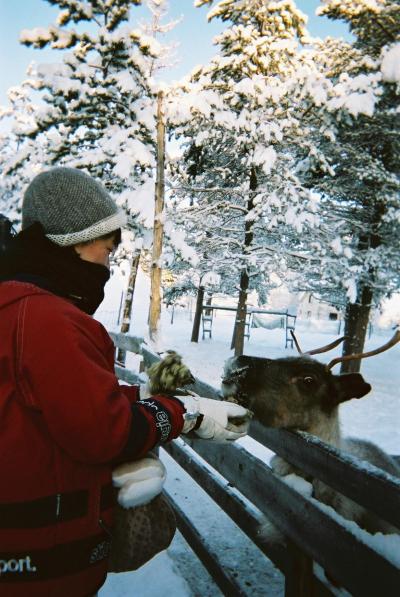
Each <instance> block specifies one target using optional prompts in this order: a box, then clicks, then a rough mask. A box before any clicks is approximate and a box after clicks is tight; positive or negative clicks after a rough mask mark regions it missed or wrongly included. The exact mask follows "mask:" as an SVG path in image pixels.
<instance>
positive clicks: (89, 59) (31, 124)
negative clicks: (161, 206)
mask: <svg viewBox="0 0 400 597" xmlns="http://www.w3.org/2000/svg"><path fill="white" fill-rule="evenodd" d="M51 4H53V5H54V6H56V7H58V8H59V9H60V12H59V14H58V17H57V20H56V23H55V24H54V25H51V26H50V27H46V28H40V27H39V28H36V29H33V30H23V31H22V32H21V36H20V40H21V43H23V44H25V45H27V46H33V47H35V48H44V47H46V46H49V47H51V48H54V49H56V50H63V52H62V53H61V54H60V58H61V60H60V62H57V63H53V64H37V65H31V67H30V69H29V71H28V76H29V78H28V79H27V80H26V81H25V82H24V83H23V84H22V86H21V87H20V89H19V91H18V93H17V92H14V94H13V96H14V97H12V98H11V101H12V104H11V112H12V113H11V114H9V115H8V116H12V118H13V127H12V131H11V133H10V135H11V137H12V138H13V140H14V144H15V147H16V151H15V152H14V153H13V155H12V156H11V157H10V158H9V159H3V160H2V164H1V168H2V171H3V173H4V175H7V176H8V177H9V180H12V181H13V183H14V181H15V185H16V186H19V189H21V187H23V186H24V185H25V184H26V181H27V180H29V179H30V178H31V175H32V173H35V172H38V171H40V170H42V169H45V168H48V167H51V166H52V165H54V164H57V165H60V164H62V165H67V166H70V167H77V168H82V169H84V170H85V171H87V172H89V173H90V174H91V175H93V176H94V177H96V178H99V179H101V181H102V182H103V184H105V186H106V187H107V188H108V189H109V190H110V192H111V193H112V194H113V195H114V197H115V198H116V200H117V202H118V203H119V204H120V205H121V206H122V207H123V208H124V209H126V210H127V212H128V215H129V214H132V215H138V216H139V217H138V218H135V220H137V222H138V225H137V228H138V229H139V230H140V229H141V228H142V225H143V223H144V220H145V217H146V216H145V213H144V214H143V213H142V212H143V211H144V212H146V206H144V210H143V204H141V205H140V207H138V201H137V197H136V194H137V193H138V192H139V190H140V189H141V188H142V186H143V185H148V184H149V180H151V178H152V168H153V167H154V164H155V161H154V148H155V138H154V130H155V90H154V84H153V81H152V79H151V76H150V69H151V67H152V65H153V63H154V60H155V59H156V58H157V56H158V53H159V52H160V48H161V46H160V44H159V43H158V42H157V41H156V40H155V39H153V38H152V37H150V36H147V35H145V34H144V33H142V32H141V31H140V30H139V29H134V28H132V26H130V25H129V24H128V19H129V16H130V11H131V9H132V7H134V6H135V5H138V4H140V2H139V1H138V0H121V1H120V2H118V3H116V2H111V1H108V0H104V1H102V2H95V1H91V2H85V3H82V2H76V1H75V0H52V2H51ZM33 91H35V92H39V95H38V93H35V94H34V96H33V97H35V99H36V98H38V97H39V99H37V101H36V102H35V105H34V104H33V103H28V101H27V100H25V106H21V101H22V99H21V98H23V97H24V96H26V95H27V94H28V93H32V92H33ZM18 94H19V95H20V98H19V99H18V104H17V100H16V95H18ZM17 181H20V182H19V185H18V183H17ZM148 201H149V202H151V203H153V193H151V195H149V197H148ZM130 222H131V225H132V226H133V225H134V218H131V220H130Z"/></svg>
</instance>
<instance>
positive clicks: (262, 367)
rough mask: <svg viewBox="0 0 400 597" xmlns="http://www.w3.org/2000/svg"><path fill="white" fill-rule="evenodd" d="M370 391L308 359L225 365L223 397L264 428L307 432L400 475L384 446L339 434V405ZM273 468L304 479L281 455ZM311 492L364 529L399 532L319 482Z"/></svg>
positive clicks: (357, 378)
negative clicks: (382, 447) (241, 406)
mask: <svg viewBox="0 0 400 597" xmlns="http://www.w3.org/2000/svg"><path fill="white" fill-rule="evenodd" d="M370 389H371V386H370V385H369V384H368V383H366V382H365V381H364V379H363V377H362V376H361V375H360V374H358V373H353V374H348V375H333V374H332V372H331V371H330V370H328V369H327V368H326V367H325V366H324V365H323V364H321V363H319V362H318V361H316V360H314V359H312V358H310V357H307V356H301V357H289V358H284V359H274V360H273V359H263V358H258V357H248V356H241V357H235V358H232V359H230V360H229V361H227V363H226V365H225V372H224V379H223V383H222V392H223V394H224V396H225V398H226V399H229V398H231V399H234V400H235V401H237V402H239V404H242V405H243V406H245V407H247V408H250V409H251V410H252V411H253V412H254V415H255V418H256V419H258V420H259V421H260V422H261V423H262V424H264V425H265V426H267V427H275V428H279V429H294V430H302V431H307V432H308V433H311V434H313V435H316V436H317V437H319V438H321V439H322V440H323V441H325V442H326V443H328V444H331V445H333V446H335V447H337V448H339V449H341V450H343V451H345V452H348V453H350V454H353V455H354V456H357V457H359V458H361V459H364V460H366V461H368V462H370V463H371V464H374V465H375V466H378V467H380V468H382V469H383V470H385V471H387V472H388V473H390V474H392V475H395V476H397V477H400V467H399V466H398V465H397V464H396V462H395V461H394V460H393V459H392V458H391V457H390V456H388V455H387V454H385V453H384V452H383V451H382V450H380V448H378V447H377V446H375V445H374V444H372V443H370V442H365V441H362V440H359V439H351V438H348V439H346V438H343V437H342V434H341V432H340V423H339V405H340V404H341V403H342V402H344V401H346V400H350V399H352V398H362V397H363V396H365V395H366V394H367V393H368V392H369V391H370ZM271 466H272V469H273V470H274V472H275V473H276V474H278V475H280V476H284V475H287V474H290V473H296V474H300V475H302V476H304V475H303V474H302V473H301V472H300V471H298V470H296V469H294V467H292V465H290V464H289V463H288V462H286V461H285V460H283V459H282V458H280V457H278V456H275V457H274V458H273V459H272V462H271ZM313 488H314V496H315V497H316V498H317V499H319V500H320V501H322V502H324V503H326V504H328V505H330V506H332V507H333V508H335V510H336V511H337V512H338V513H339V514H341V515H342V516H344V517H345V518H347V519H349V520H353V521H355V522H357V524H359V525H360V526H361V527H362V528H364V529H365V530H367V531H369V532H371V533H375V532H378V531H381V532H383V533H396V532H399V530H398V529H396V528H394V527H393V526H392V525H389V524H388V523H386V522H385V521H383V520H380V519H378V518H377V517H376V516H375V515H374V514H372V513H370V512H368V511H366V510H365V509H364V508H362V507H361V506H359V505H358V504H356V503H354V502H353V501H352V500H350V499H349V498H346V497H344V496H343V495H341V494H340V493H338V492H336V491H334V490H333V489H331V488H330V487H328V486H327V485H325V484H324V483H322V482H321V481H318V480H316V479H315V480H314V481H313Z"/></svg>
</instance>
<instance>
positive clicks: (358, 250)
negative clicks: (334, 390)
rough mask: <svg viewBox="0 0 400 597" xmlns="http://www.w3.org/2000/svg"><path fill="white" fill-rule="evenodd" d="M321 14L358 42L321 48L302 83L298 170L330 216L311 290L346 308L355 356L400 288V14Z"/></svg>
mask: <svg viewBox="0 0 400 597" xmlns="http://www.w3.org/2000/svg"><path fill="white" fill-rule="evenodd" d="M320 14H325V15H327V16H328V17H330V18H340V19H344V20H345V21H347V22H348V23H349V25H350V29H351V31H352V33H353V34H354V35H355V37H356V39H355V41H354V43H345V42H343V41H340V40H332V39H331V40H329V39H328V40H325V41H324V42H323V43H320V44H317V45H316V48H315V51H314V55H313V61H314V72H311V70H309V71H308V73H306V74H305V79H302V80H301V82H300V81H299V85H298V88H302V89H303V90H306V92H307V94H308V98H309V99H310V98H311V101H310V103H309V106H308V109H307V112H308V113H307V116H306V120H307V123H308V133H307V140H306V142H305V143H303V144H302V147H301V151H303V158H304V159H303V160H302V161H301V162H300V163H299V166H298V167H299V169H300V170H302V171H303V176H304V180H305V181H306V183H307V184H308V185H310V187H311V188H313V190H314V191H316V192H318V193H320V194H321V208H322V212H323V214H324V216H323V218H322V221H321V227H320V228H319V233H318V234H316V235H315V236H314V238H313V239H312V243H310V244H309V250H311V251H313V254H314V257H316V258H318V259H319V264H318V261H316V262H314V263H313V271H312V268H309V269H308V273H309V274H311V275H310V276H309V277H308V278H307V280H306V284H305V286H308V287H309V288H311V289H313V290H314V291H316V292H319V293H321V292H322V293H325V295H327V296H328V297H329V296H330V297H331V298H332V296H334V295H336V298H337V299H338V300H339V301H340V300H342V301H343V302H346V309H345V311H346V315H345V319H346V324H345V334H346V341H345V344H344V348H343V353H344V354H349V353H354V352H355V353H358V352H361V351H362V349H363V346H364V341H365V337H366V332H367V327H368V321H369V317H370V311H371V307H373V306H375V307H378V306H379V305H380V303H381V301H382V299H383V298H385V297H387V296H390V294H391V293H392V292H394V291H397V290H398V288H399V285H400V244H399V239H400V226H399V221H400V219H399V214H400V193H399V191H400V181H399V174H400V158H399V155H400V154H399V149H400V126H399V125H400V115H399V95H400V67H399V64H400V6H399V3H398V2H393V1H390V0H374V1H373V2H371V1H370V0H343V1H341V2H338V1H337V0H325V1H324V2H323V6H322V7H321V9H320ZM321 73H323V74H324V77H322V76H321ZM299 77H300V78H301V77H302V73H299ZM305 80H306V83H305ZM306 101H307V100H306ZM300 153H301V152H300ZM307 240H308V239H307ZM359 366H360V362H357V361H350V362H348V363H344V364H343V366H342V371H358V370H359Z"/></svg>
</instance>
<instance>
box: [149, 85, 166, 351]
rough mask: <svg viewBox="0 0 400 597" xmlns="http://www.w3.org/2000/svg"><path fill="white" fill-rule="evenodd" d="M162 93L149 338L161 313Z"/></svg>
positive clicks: (153, 333)
mask: <svg viewBox="0 0 400 597" xmlns="http://www.w3.org/2000/svg"><path fill="white" fill-rule="evenodd" d="M162 102H163V94H162V92H160V93H159V94H158V100H157V180H156V193H155V210H154V233H153V254H152V262H151V271H150V278H151V290H150V309H149V335H150V339H151V340H153V341H155V340H156V339H157V332H158V327H159V321H160V314H161V273H162V269H161V266H160V258H161V253H162V242H163V231H164V226H163V222H162V213H163V210H164V162H165V123H164V114H163V106H162Z"/></svg>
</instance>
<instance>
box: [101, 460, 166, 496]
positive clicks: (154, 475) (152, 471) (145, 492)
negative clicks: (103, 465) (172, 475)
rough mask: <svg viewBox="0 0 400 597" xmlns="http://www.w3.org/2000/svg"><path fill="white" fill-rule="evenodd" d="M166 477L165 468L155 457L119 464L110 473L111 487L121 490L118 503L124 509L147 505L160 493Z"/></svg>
mask: <svg viewBox="0 0 400 597" xmlns="http://www.w3.org/2000/svg"><path fill="white" fill-rule="evenodd" d="M166 476H167V472H166V470H165V466H164V465H163V463H162V462H161V460H159V459H158V458H157V457H155V456H151V455H148V456H146V457H145V458H141V459H140V460H136V461H135V462H127V463H124V464H120V465H119V466H117V468H116V469H114V470H113V473H112V479H113V485H114V486H115V487H120V488H121V489H120V490H119V492H118V503H119V504H120V505H121V506H123V507H124V508H134V507H136V506H143V505H144V504H148V503H149V502H151V500H152V499H153V498H154V497H156V495H158V494H159V493H161V491H162V488H163V485H164V481H165V479H166Z"/></svg>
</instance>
